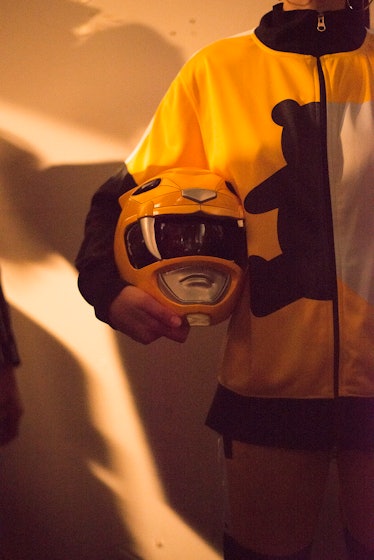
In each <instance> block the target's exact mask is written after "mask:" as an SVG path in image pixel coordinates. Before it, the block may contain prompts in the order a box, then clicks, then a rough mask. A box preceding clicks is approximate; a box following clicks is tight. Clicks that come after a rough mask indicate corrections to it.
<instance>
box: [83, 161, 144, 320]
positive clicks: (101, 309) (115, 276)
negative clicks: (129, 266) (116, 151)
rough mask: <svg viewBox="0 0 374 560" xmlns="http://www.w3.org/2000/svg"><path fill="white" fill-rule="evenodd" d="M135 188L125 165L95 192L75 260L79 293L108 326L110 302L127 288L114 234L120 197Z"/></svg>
mask: <svg viewBox="0 0 374 560" xmlns="http://www.w3.org/2000/svg"><path fill="white" fill-rule="evenodd" d="M135 186H136V183H135V181H134V179H133V177H132V176H131V175H130V174H129V173H128V172H127V169H126V166H123V167H122V168H121V170H120V171H119V172H118V173H117V174H116V175H114V176H113V177H110V179H108V180H107V181H106V182H105V183H104V184H103V185H102V186H101V187H100V188H99V189H98V190H97V191H96V193H95V194H94V196H93V198H92V201H91V207H90V210H89V212H88V215H87V218H86V224H85V230H84V239H83V242H82V245H81V247H80V250H79V253H78V255H77V258H76V261H75V264H76V267H77V269H78V272H79V276H78V287H79V290H80V292H81V294H82V296H83V297H84V298H85V299H86V300H87V301H88V303H90V304H91V305H92V306H93V307H94V309H95V314H96V317H97V318H98V319H100V320H101V321H104V322H105V323H109V320H108V310H109V306H110V304H111V302H112V301H113V299H114V298H115V297H116V296H117V295H118V294H119V293H120V291H121V290H122V289H123V288H124V287H125V286H126V282H125V281H124V280H123V279H122V278H121V277H120V275H119V273H118V270H117V266H116V263H115V260H114V251H113V241H114V232H115V229H116V225H117V221H118V218H119V215H120V213H121V207H120V205H119V202H118V198H119V197H120V196H121V195H122V194H123V193H124V192H126V191H128V190H130V189H132V188H133V187H135Z"/></svg>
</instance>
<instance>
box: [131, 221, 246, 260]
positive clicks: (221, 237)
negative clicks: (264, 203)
mask: <svg viewBox="0 0 374 560" xmlns="http://www.w3.org/2000/svg"><path fill="white" fill-rule="evenodd" d="M143 219H147V218H143ZM148 219H150V220H152V227H153V232H154V242H155V245H156V247H157V251H158V253H159V256H156V255H155V254H154V253H155V252H154V251H152V248H151V247H150V246H149V243H147V242H146V240H145V239H144V235H143V231H142V227H141V225H140V222H139V221H138V222H135V223H134V224H132V225H131V226H130V227H129V228H128V229H127V230H126V231H125V234H124V235H125V244H126V248H127V252H128V256H129V261H130V263H131V265H132V266H133V267H134V268H136V269H140V268H143V267H145V266H148V265H150V264H152V263H155V262H157V261H159V260H160V257H161V259H173V258H177V257H191V256H210V257H217V258H221V259H225V260H228V261H233V262H235V263H236V264H238V265H239V266H240V267H242V268H244V267H245V264H246V260H247V255H246V244H245V229H244V227H240V226H239V224H238V221H237V220H236V219H234V218H225V217H222V218H220V217H209V216H206V215H205V214H204V215H202V214H193V215H189V216H188V215H181V214H164V215H162V216H155V217H154V218H148ZM153 232H152V233H153ZM147 245H148V246H147Z"/></svg>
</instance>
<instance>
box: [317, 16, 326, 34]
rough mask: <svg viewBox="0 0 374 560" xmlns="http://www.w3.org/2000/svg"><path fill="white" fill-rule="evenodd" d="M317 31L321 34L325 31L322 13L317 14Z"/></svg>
mask: <svg viewBox="0 0 374 560" xmlns="http://www.w3.org/2000/svg"><path fill="white" fill-rule="evenodd" d="M317 31H320V32H321V33H323V32H324V31H326V23H325V15H324V14H322V13H319V14H318V19H317Z"/></svg>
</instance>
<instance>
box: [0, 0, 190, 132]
mask: <svg viewBox="0 0 374 560" xmlns="http://www.w3.org/2000/svg"><path fill="white" fill-rule="evenodd" d="M0 10H1V12H2V14H3V17H2V20H3V22H6V25H2V26H1V29H0V44H1V52H2V56H1V59H0V75H1V77H2V79H1V97H2V98H3V99H4V100H6V101H10V102H12V103H15V104H17V105H20V106H25V107H27V108H28V109H31V110H35V111H37V112H40V113H42V114H45V115H49V116H53V117H56V116H57V117H59V118H61V119H63V120H64V121H65V122H71V123H75V124H77V125H80V126H82V127H85V128H90V129H93V130H96V131H100V132H101V133H103V134H107V135H111V137H117V138H119V139H120V140H121V141H123V140H124V139H128V138H131V137H132V135H133V134H134V132H136V131H138V130H139V129H142V128H144V126H145V124H147V123H148V121H149V119H150V118H151V116H152V114H153V112H154V109H155V108H156V105H157V104H158V102H159V101H160V99H161V97H162V95H163V94H164V92H165V91H166V89H167V87H168V85H169V83H170V81H171V80H172V78H173V77H174V75H175V74H176V73H177V71H178V70H179V68H180V67H181V65H182V62H183V60H182V55H181V53H180V52H179V50H178V49H176V48H175V47H173V46H171V45H170V44H169V43H167V42H166V41H165V40H164V39H163V38H162V37H161V36H160V35H159V34H158V33H157V32H156V31H155V30H153V29H151V28H149V27H146V26H143V25H141V24H127V25H119V24H118V22H114V23H113V25H114V27H112V28H109V29H105V30H101V31H97V32H96V33H95V34H92V35H89V36H87V37H85V38H79V36H77V35H76V34H75V33H74V30H76V29H78V28H79V27H80V26H82V25H83V24H84V23H85V22H86V21H87V20H89V19H90V18H91V17H93V15H95V14H96V13H97V11H96V10H94V9H93V8H90V7H89V6H88V5H82V4H76V3H73V2H71V1H66V0H49V2H48V9H46V6H45V2H44V1H43V0H21V1H20V2H17V3H16V4H15V3H14V2H12V0H3V1H2V3H1V8H0ZM35 132H36V133H37V131H35ZM36 141H37V138H36Z"/></svg>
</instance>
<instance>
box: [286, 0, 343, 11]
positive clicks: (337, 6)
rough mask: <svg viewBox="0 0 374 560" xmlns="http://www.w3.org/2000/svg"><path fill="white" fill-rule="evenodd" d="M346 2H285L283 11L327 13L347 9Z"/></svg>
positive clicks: (294, 0)
mask: <svg viewBox="0 0 374 560" xmlns="http://www.w3.org/2000/svg"><path fill="white" fill-rule="evenodd" d="M345 5H346V3H345V0H284V2H283V10H285V11H290V10H316V11H318V12H327V11H334V10H342V9H344V8H345Z"/></svg>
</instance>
